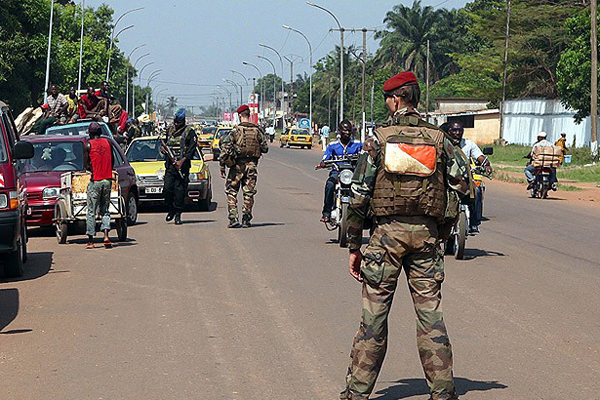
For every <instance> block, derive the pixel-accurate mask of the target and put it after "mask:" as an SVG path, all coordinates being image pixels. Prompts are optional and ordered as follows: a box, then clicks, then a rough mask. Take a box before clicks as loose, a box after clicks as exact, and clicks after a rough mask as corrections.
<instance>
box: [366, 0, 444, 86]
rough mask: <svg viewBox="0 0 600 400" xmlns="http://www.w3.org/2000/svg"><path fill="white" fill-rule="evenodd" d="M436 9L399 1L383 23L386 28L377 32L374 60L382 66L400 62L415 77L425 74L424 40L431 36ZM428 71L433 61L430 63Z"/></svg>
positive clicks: (432, 35) (432, 36)
mask: <svg viewBox="0 0 600 400" xmlns="http://www.w3.org/2000/svg"><path fill="white" fill-rule="evenodd" d="M440 16H441V15H440V12H438V11H435V10H434V9H433V7H431V6H425V7H422V6H421V1H420V0H415V1H414V3H413V5H412V7H406V6H404V5H402V4H399V5H396V6H394V8H393V9H392V11H389V12H388V13H387V14H386V16H385V18H384V20H383V22H384V23H385V24H386V25H387V28H388V29H389V30H387V31H380V32H377V35H376V37H377V38H380V39H381V47H380V48H379V50H378V52H377V56H376V59H377V61H378V62H379V63H380V64H381V65H382V66H390V65H396V66H398V65H400V66H402V68H404V70H408V71H413V72H414V73H415V74H416V75H417V77H419V78H421V79H423V78H424V77H425V70H426V63H427V40H428V39H430V40H433V39H434V33H435V31H434V26H435V24H436V18H438V17H440ZM431 64H432V65H430V66H431V67H432V73H433V72H434V71H433V69H434V67H435V66H434V65H433V64H434V63H431Z"/></svg>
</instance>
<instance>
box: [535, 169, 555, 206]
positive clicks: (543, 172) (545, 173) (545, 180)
mask: <svg viewBox="0 0 600 400" xmlns="http://www.w3.org/2000/svg"><path fill="white" fill-rule="evenodd" d="M533 175H534V181H533V187H532V188H531V197H532V198H536V197H539V198H540V199H545V198H547V197H548V191H549V190H550V189H551V188H552V183H551V180H552V167H536V168H535V171H534V173H533Z"/></svg>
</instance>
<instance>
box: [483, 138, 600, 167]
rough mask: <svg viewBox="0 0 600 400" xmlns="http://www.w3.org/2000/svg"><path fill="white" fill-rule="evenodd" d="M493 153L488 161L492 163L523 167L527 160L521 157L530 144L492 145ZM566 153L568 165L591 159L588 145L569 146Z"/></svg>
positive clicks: (528, 149)
mask: <svg viewBox="0 0 600 400" xmlns="http://www.w3.org/2000/svg"><path fill="white" fill-rule="evenodd" d="M492 147H493V148H494V154H492V155H491V156H490V162H491V163H492V165H493V164H506V165H511V166H521V167H523V168H524V167H525V165H526V164H527V160H526V159H525V158H523V156H526V155H527V154H529V152H530V151H531V146H522V145H518V144H509V145H507V146H499V145H494V146H492ZM568 154H570V155H571V156H572V161H571V164H570V165H585V164H589V163H590V160H591V155H590V149H589V148H588V147H580V148H570V149H569V151H568Z"/></svg>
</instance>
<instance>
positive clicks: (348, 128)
mask: <svg viewBox="0 0 600 400" xmlns="http://www.w3.org/2000/svg"><path fill="white" fill-rule="evenodd" d="M352 130H353V126H352V123H351V122H350V121H348V120H347V119H345V120H343V121H342V122H340V140H336V141H335V142H333V143H330V144H329V146H327V149H326V150H325V154H323V158H322V159H321V163H320V164H319V167H321V168H324V167H325V165H326V164H325V161H329V160H335V159H338V158H343V157H345V156H349V155H352V154H358V153H360V152H361V150H362V143H361V142H360V141H359V140H352ZM338 175H339V172H338V171H336V170H335V169H332V170H331V172H330V173H329V178H328V179H327V182H325V199H324V201H323V213H322V217H321V222H329V221H330V218H331V210H333V203H334V197H335V184H336V182H337V179H338Z"/></svg>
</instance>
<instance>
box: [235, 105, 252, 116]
mask: <svg viewBox="0 0 600 400" xmlns="http://www.w3.org/2000/svg"><path fill="white" fill-rule="evenodd" d="M249 109H250V107H248V106H247V105H245V104H243V105H241V106H240V108H238V109H237V113H238V114H241V113H243V112H244V111H246V110H249Z"/></svg>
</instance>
